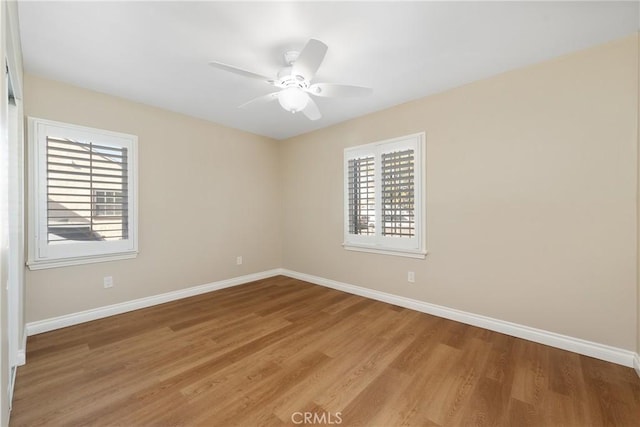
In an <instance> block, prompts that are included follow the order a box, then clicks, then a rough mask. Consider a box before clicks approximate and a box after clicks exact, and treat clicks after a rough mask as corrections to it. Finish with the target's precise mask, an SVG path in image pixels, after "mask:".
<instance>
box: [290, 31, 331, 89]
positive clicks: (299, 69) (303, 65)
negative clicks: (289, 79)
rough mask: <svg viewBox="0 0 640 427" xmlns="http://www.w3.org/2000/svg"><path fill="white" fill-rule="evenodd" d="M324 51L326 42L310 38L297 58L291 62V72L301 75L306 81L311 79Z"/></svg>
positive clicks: (325, 50)
mask: <svg viewBox="0 0 640 427" xmlns="http://www.w3.org/2000/svg"><path fill="white" fill-rule="evenodd" d="M326 53H327V45H326V44H324V43H322V42H321V41H320V40H316V39H310V40H309V41H308V42H307V44H306V45H305V47H304V48H303V49H302V51H300V55H298V59H296V61H295V62H294V63H293V68H292V70H291V74H293V75H294V76H302V78H304V79H305V80H307V81H309V80H311V79H313V76H315V75H316V71H318V68H319V67H320V64H322V60H323V59H324V55H325V54H326Z"/></svg>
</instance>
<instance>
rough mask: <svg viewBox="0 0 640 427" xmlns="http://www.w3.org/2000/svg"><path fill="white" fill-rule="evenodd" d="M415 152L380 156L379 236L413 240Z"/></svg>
mask: <svg viewBox="0 0 640 427" xmlns="http://www.w3.org/2000/svg"><path fill="white" fill-rule="evenodd" d="M414 160H415V151H414V150H413V149H407V150H402V151H395V152H390V153H382V166H381V168H382V171H381V173H382V224H383V226H382V235H383V236H399V237H413V236H415V232H416V224H415V206H414V191H413V190H414V169H415V163H414Z"/></svg>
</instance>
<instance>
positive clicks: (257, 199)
mask: <svg viewBox="0 0 640 427" xmlns="http://www.w3.org/2000/svg"><path fill="white" fill-rule="evenodd" d="M25 97H26V99H25V114H26V115H28V116H34V117H39V118H45V119H51V120H59V121H63V122H68V123H73V124H79V125H84V126H90V127H97V128H102V129H107V130H112V131H117V132H124V133H131V134H135V135H137V136H138V141H139V142H138V153H139V156H138V157H139V249H140V254H139V255H138V257H137V258H136V259H133V260H124V261H112V262H105V263H97V264H87V265H82V266H74V267H64V268H53V269H47V270H39V271H29V272H28V273H27V277H26V280H27V296H26V298H27V300H26V320H27V322H33V321H37V320H43V319H48V318H51V317H55V316H60V315H64V314H71V313H76V312H79V311H82V310H87V309H91V308H97V307H102V306H105V305H109V304H115V303H119V302H124V301H129V300H132V299H136V298H142V297H147V296H152V295H157V294H161V293H165V292H169V291H173V290H178V289H182V288H187V287H191V286H196V285H201V284H205V283H210V282H213V281H218V280H222V279H227V278H231V277H237V276H242V275H245V274H250V273H255V272H261V271H265V270H269V269H272V268H277V267H280V266H281V264H282V259H281V253H282V251H281V235H282V233H281V230H280V225H281V222H280V220H279V213H280V202H281V200H280V192H279V189H278V184H279V183H278V179H277V177H278V168H279V159H278V148H277V143H276V142H275V141H273V140H271V139H269V138H264V137H260V136H256V135H252V134H249V133H245V132H240V131H237V130H233V129H229V128H225V127H223V126H219V125H216V124H213V123H210V122H206V121H202V120H197V119H194V118H189V117H186V116H183V115H179V114H176V113H171V112H168V111H164V110H160V109H157V108H152V107H148V106H144V105H141V104H136V103H132V102H129V101H126V100H123V99H119V98H115V97H112V96H107V95H103V94H99V93H96V92H91V91H87V90H83V89H80V88H77V87H73V86H69V85H66V84H62V83H58V82H54V81H51V80H45V79H42V78H38V77H35V76H31V75H26V76H25ZM238 255H242V256H243V261H244V263H243V265H241V266H237V265H236V256H238ZM104 276H113V278H114V282H115V286H114V287H113V288H111V289H104V288H103V286H102V280H103V277H104Z"/></svg>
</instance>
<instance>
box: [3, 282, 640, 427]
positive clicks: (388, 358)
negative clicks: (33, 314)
mask: <svg viewBox="0 0 640 427" xmlns="http://www.w3.org/2000/svg"><path fill="white" fill-rule="evenodd" d="M292 417H294V418H292ZM295 417H298V418H295ZM300 417H302V418H300ZM304 417H310V418H308V419H307V420H308V421H313V424H314V425H336V424H337V423H336V421H337V418H336V417H339V419H340V423H339V424H340V425H343V426H357V425H362V426H417V425H420V426H440V427H442V426H458V425H477V426H518V427H520V426H523V427H524V426H535V427H539V426H558V425H566V426H576V427H577V426H580V427H582V426H607V425H611V426H622V427H625V426H634V427H635V426H638V425H640V379H639V378H638V377H637V376H636V374H635V372H634V371H633V370H632V369H629V368H625V367H622V366H618V365H613V364H611V363H607V362H603V361H600V360H596V359H592V358H589V357H585V356H581V355H577V354H574V353H570V352H566V351H562V350H558V349H554V348H551V347H547V346H544V345H540V344H535V343H532V342H529V341H525V340H521V339H518V338H513V337H510V336H507V335H503V334H499V333H496V332H492V331H488V330H484V329H480V328H476V327H472V326H468V325H464V324H461V323H457V322H453V321H450V320H446V319H442V318H437V317H434V316H430V315H427V314H423V313H419V312H415V311H412V310H408V309H405V308H402V307H397V306H393V305H389V304H385V303H381V302H379V301H374V300H369V299H365V298H362V297H359V296H355V295H349V294H346V293H344V292H340V291H337V290H333V289H328V288H323V287H319V286H316V285H312V284H309V283H306V282H302V281H299V280H296V279H291V278H288V277H274V278H269V279H264V280H260V281H257V282H253V283H249V284H246V285H242V286H236V287H231V288H226V289H222V290H219V291H216V292H211V293H207V294H202V295H198V296H194V297H192V298H187V299H183V300H179V301H173V302H170V303H167V304H162V305H159V306H155V307H149V308H146V309H142V310H137V311H134V312H130V313H124V314H121V315H117V316H113V317H110V318H105V319H100V320H96V321H94V322H88V323H85V324H82V325H76V326H72V327H68V328H64V329H61V330H56V331H52V332H48V333H44V334H40V335H36V336H33V337H29V340H28V344H27V364H26V365H25V366H22V367H20V368H19V369H18V375H17V380H16V388H15V394H14V407H13V411H12V413H11V419H10V425H11V426H38V425H42V426H61V425H69V426H81V425H82V426H84V425H90V426H97V427H100V426H118V425H120V426H165V425H167V426H168V425H176V426H178V425H180V426H200V425H201V426H234V425H237V426H254V425H256V426H258V425H259V426H295V425H300V424H299V423H296V422H294V419H298V421H300V420H302V421H304ZM313 417H316V418H313ZM330 421H332V422H330ZM308 424H309V423H307V425H308ZM302 425H304V423H303V424H302Z"/></svg>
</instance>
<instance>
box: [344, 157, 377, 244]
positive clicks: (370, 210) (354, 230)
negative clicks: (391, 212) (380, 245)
mask: <svg viewBox="0 0 640 427" xmlns="http://www.w3.org/2000/svg"><path fill="white" fill-rule="evenodd" d="M374 173H375V169H374V158H373V156H368V157H362V158H355V159H350V160H349V165H348V175H349V178H348V179H349V187H348V188H349V190H348V191H349V202H348V209H349V212H348V217H349V233H351V234H363V235H373V234H374V233H375V215H376V205H375V200H376V199H375V185H374V184H375V179H374Z"/></svg>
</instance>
